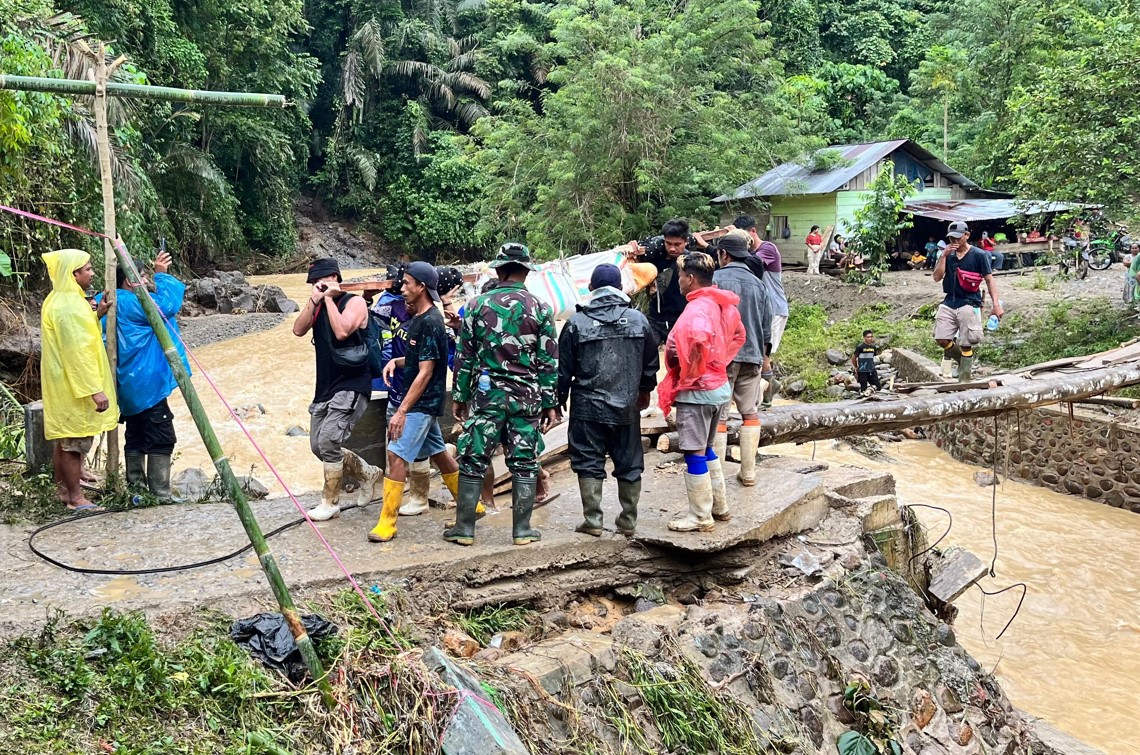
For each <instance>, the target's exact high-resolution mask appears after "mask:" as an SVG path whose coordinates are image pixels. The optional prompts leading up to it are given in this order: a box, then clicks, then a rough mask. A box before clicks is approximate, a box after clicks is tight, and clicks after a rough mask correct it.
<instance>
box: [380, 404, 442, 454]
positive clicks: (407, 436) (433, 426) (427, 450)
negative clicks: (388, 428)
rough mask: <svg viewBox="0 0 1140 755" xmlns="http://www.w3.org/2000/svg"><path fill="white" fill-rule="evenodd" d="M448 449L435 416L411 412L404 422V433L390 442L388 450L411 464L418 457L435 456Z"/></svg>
mask: <svg viewBox="0 0 1140 755" xmlns="http://www.w3.org/2000/svg"><path fill="white" fill-rule="evenodd" d="M446 450H447V446H446V445H444V443H443V433H442V432H440V429H439V422H438V421H436V418H435V417H432V416H430V415H428V414H421V413H420V412H409V413H408V415H407V419H406V421H405V422H404V433H403V435H401V436H400V438H399V439H398V440H394V441H392V442H390V443H389V444H388V452H389V453H393V454H395V455H396V456H399V457H400V458H401V459H403V460H404V461H406V462H408V463H409V464H411V463H412V462H414V461H415V460H416V459H423V458H425V457H429V456H435V455H436V454H438V453H443V452H444V451H446Z"/></svg>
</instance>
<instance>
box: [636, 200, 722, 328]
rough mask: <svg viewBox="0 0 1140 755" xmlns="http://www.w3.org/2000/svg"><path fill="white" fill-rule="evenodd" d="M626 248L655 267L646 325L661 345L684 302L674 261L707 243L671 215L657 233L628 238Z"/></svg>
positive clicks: (642, 260) (680, 311)
mask: <svg viewBox="0 0 1140 755" xmlns="http://www.w3.org/2000/svg"><path fill="white" fill-rule="evenodd" d="M629 248H630V255H631V256H633V257H635V258H637V259H638V260H639V261H641V262H650V263H652V264H653V265H654V266H655V267H656V268H657V280H656V281H655V282H654V286H653V287H654V292H653V294H652V296H651V297H650V299H649V325H650V327H652V328H653V335H654V337H655V338H656V339H657V342H658V343H659V344H664V343H665V339H666V338H668V337H669V331H670V330H672V329H673V326H674V325H676V324H677V318H678V317H680V316H681V313H682V312H684V311H685V304H686V303H687V300H686V299H685V295H684V294H682V293H681V287H680V284H679V281H678V277H679V275H680V270H679V269H678V267H677V261H678V260H679V259H681V257H683V256H684V255H685V252H687V251H701V250H704V249H707V248H708V242H706V241H704V240H702V239H701V237H700V236H694V235H693V234H691V233H689V224H688V223H686V222H685V221H684V220H681V219H680V218H674V219H672V220H669V221H666V222H665V224H664V225H663V226H661V235H660V236H654V237H653V238H651V239H646V240H645V241H642V242H641V243H638V242H636V241H631V242H629ZM619 288H620V286H619Z"/></svg>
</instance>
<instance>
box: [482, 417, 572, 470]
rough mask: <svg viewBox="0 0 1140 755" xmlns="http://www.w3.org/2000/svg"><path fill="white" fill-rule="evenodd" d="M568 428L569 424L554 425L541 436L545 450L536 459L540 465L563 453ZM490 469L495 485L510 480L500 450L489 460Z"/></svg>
mask: <svg viewBox="0 0 1140 755" xmlns="http://www.w3.org/2000/svg"><path fill="white" fill-rule="evenodd" d="M569 427H570V425H569V423H567V422H563V423H562V424H560V425H556V426H555V427H552V428H550V432H548V433H546V434H545V435H543V436H542V440H543V443H544V444H545V446H546V450H545V451H543V452H542V456H539V457H538V461H539V463H540V464H541V463H542V462H544V461H546V460H547V459H550V458H552V457H554V456H557V455H558V454H560V453H565V451H566V448H567V446H568V445H569V444H568V443H567V440H566V433H567V431H568V430H569ZM491 468H492V470H493V471H494V473H495V484H496V485H499V484H500V483H503V482H506V481H507V480H508V479H510V476H511V471H510V470H509V469H507V462H506V459H504V458H503V453H502V450H501V449H500V450H499V452H498V453H496V454H495V456H494V457H493V458H492V459H491Z"/></svg>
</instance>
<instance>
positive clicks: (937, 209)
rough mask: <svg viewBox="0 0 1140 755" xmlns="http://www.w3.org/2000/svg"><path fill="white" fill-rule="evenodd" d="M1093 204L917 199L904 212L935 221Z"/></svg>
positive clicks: (1037, 212)
mask: <svg viewBox="0 0 1140 755" xmlns="http://www.w3.org/2000/svg"><path fill="white" fill-rule="evenodd" d="M1091 206H1092V205H1084V204H1077V203H1073V202H1040V201H1037V200H1031V199H918V200H914V201H911V202H907V203H906V204H905V205H904V206H903V212H907V213H910V214H911V215H917V216H919V217H923V218H932V219H934V220H945V221H948V222H953V221H955V220H961V221H965V222H969V221H971V220H1005V219H1006V218H1012V217H1014V216H1015V215H1041V214H1043V213H1056V212H1071V211H1073V210H1080V209H1084V208H1086V207H1091Z"/></svg>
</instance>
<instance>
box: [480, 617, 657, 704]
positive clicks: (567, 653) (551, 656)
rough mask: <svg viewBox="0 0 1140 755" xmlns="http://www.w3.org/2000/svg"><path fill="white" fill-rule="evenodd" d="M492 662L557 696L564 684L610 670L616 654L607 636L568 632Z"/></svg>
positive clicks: (580, 682)
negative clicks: (527, 677) (532, 680)
mask: <svg viewBox="0 0 1140 755" xmlns="http://www.w3.org/2000/svg"><path fill="white" fill-rule="evenodd" d="M645 613H652V611H646V612H645ZM496 665H498V666H502V667H503V668H507V669H509V670H511V671H512V672H517V673H521V674H525V675H527V676H529V677H531V678H532V679H534V681H535V682H536V683H537V684H538V685H539V686H540V687H542V688H543V689H544V690H545V691H546V692H547V694H550V695H555V696H557V695H559V694H561V692H562V690H563V688H565V687H567V686H569V687H576V686H578V685H579V684H585V683H586V682H588V681H589V680H590V679H592V678H594V673H595V672H596V671H599V670H601V671H613V670H614V668H615V667H616V666H617V656H616V654H615V653H614V648H613V643H612V642H611V641H610V639H609V638H607V637H603V636H601V635H597V634H591V633H589V632H571V633H568V634H563V635H560V636H558V637H555V638H553V639H550V640H545V641H544V642H540V643H538V644H537V645H532V646H531V647H529V648H527V649H526V650H523V651H521V652H518V653H513V654H511V655H508V656H506V657H505V658H500V659H499V660H498V661H496Z"/></svg>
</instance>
